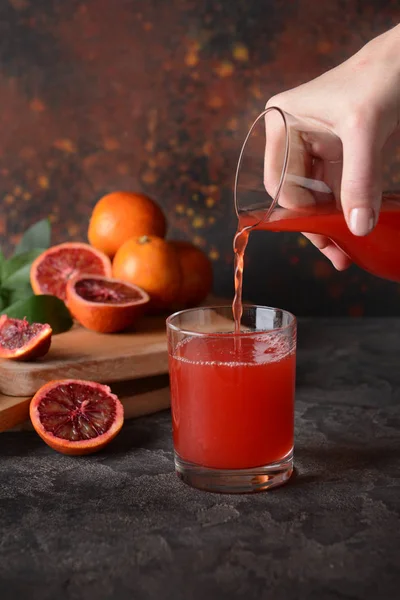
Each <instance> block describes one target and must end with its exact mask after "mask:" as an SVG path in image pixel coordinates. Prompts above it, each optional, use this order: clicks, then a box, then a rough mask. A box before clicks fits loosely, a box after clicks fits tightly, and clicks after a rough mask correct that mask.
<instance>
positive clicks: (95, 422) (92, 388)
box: [29, 379, 124, 455]
mask: <svg viewBox="0 0 400 600" xmlns="http://www.w3.org/2000/svg"><path fill="white" fill-rule="evenodd" d="M29 414H30V418H31V421H32V425H33V427H34V428H35V431H36V432H37V433H38V434H39V435H40V437H41V438H42V439H43V440H44V441H45V442H46V444H48V445H49V446H50V447H51V448H53V449H54V450H57V451H58V452H62V453H63V454H71V455H74V454H75V455H78V454H91V453H93V452H97V451H98V450H101V448H103V447H104V446H105V445H106V444H108V443H109V442H110V441H111V440H112V439H113V438H114V437H115V436H116V435H117V433H118V432H119V431H120V429H121V427H122V425H123V422H124V408H123V406H122V404H121V402H120V400H119V399H118V398H117V396H116V395H115V394H113V393H112V392H111V390H110V388H109V387H108V386H107V385H101V384H100V383H95V382H93V381H81V380H79V379H64V380H60V381H50V382H49V383H46V384H45V385H44V386H43V387H41V388H40V390H39V391H38V392H36V394H35V395H34V397H33V398H32V400H31V404H30V408H29Z"/></svg>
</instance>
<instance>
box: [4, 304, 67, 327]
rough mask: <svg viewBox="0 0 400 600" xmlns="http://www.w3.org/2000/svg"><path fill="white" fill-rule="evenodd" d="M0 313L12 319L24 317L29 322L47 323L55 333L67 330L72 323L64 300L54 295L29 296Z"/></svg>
mask: <svg viewBox="0 0 400 600" xmlns="http://www.w3.org/2000/svg"><path fill="white" fill-rule="evenodd" d="M1 314H6V315H7V316H8V317H11V318H13V319H23V318H24V317H26V318H27V320H28V321H29V323H48V324H49V325H50V326H51V327H52V329H53V333H55V334H56V333H62V332H63V331H68V329H71V327H72V323H73V322H72V318H71V315H70V313H69V311H68V309H67V307H66V306H65V304H64V302H63V301H62V300H60V299H59V298H56V296H48V295H43V296H30V297H29V298H27V299H26V300H19V301H18V302H15V303H14V304H11V306H8V307H7V308H6V309H4V310H3V311H2V313H1Z"/></svg>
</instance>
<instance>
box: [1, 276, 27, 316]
mask: <svg viewBox="0 0 400 600" xmlns="http://www.w3.org/2000/svg"><path fill="white" fill-rule="evenodd" d="M2 293H3V294H7V296H6V303H5V304H4V306H3V307H2V308H1V309H0V310H5V309H6V307H7V306H10V304H14V302H18V301H19V300H26V299H27V298H29V297H30V296H32V294H33V292H32V288H31V284H30V283H29V284H28V285H25V286H23V285H22V286H21V287H15V288H14V289H12V290H6V289H5V288H2Z"/></svg>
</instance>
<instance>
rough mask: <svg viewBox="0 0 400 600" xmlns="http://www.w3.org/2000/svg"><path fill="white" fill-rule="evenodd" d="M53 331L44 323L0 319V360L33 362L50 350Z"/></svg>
mask: <svg viewBox="0 0 400 600" xmlns="http://www.w3.org/2000/svg"><path fill="white" fill-rule="evenodd" d="M51 334H52V329H51V327H50V325H47V324H46V325H43V324H42V323H32V324H29V323H28V321H27V320H26V319H9V318H8V317H7V315H2V316H1V317H0V358H11V359H13V360H33V359H34V358H39V357H40V356H44V355H45V354H47V352H48V351H49V349H50V345H51Z"/></svg>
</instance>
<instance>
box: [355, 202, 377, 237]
mask: <svg viewBox="0 0 400 600" xmlns="http://www.w3.org/2000/svg"><path fill="white" fill-rule="evenodd" d="M374 224H375V213H374V211H373V210H372V208H366V207H363V208H353V209H352V210H351V212H350V230H351V232H352V233H354V235H360V236H361V235H367V234H368V233H370V232H371V231H372V230H373V228H374Z"/></svg>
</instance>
